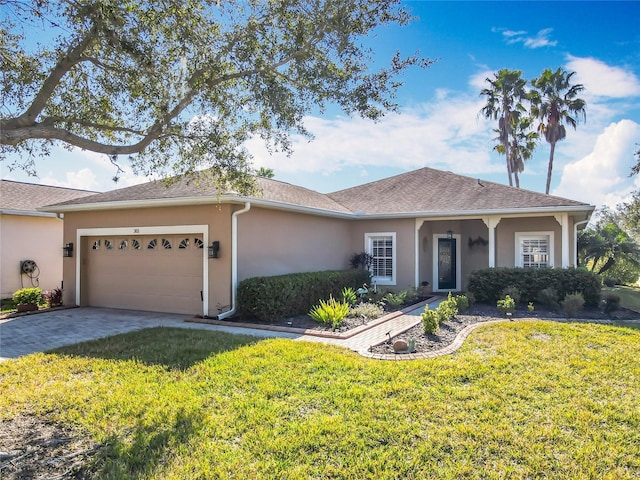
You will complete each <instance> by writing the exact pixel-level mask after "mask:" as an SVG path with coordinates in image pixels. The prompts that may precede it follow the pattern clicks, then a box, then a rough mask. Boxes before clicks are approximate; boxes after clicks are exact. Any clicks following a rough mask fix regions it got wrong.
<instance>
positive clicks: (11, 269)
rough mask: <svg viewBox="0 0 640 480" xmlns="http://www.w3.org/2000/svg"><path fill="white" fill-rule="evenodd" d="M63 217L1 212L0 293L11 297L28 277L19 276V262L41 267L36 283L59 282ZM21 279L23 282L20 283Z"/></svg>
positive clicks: (27, 284)
mask: <svg viewBox="0 0 640 480" xmlns="http://www.w3.org/2000/svg"><path fill="white" fill-rule="evenodd" d="M62 230H63V224H62V220H60V219H58V218H51V217H40V216H26V215H0V252H1V253H0V296H1V297H2V298H6V297H11V296H12V295H13V292H15V291H16V290H19V289H20V288H22V287H23V286H24V287H25V288H26V287H32V286H34V285H32V284H31V279H29V278H28V277H27V276H26V275H22V276H21V275H20V262H21V261H22V260H33V261H34V262H36V264H37V265H38V267H39V268H40V273H39V275H38V277H37V278H38V280H37V281H34V283H35V286H39V287H40V288H42V289H43V290H52V289H54V288H59V287H60V282H61V281H62V245H63V243H62ZM21 278H22V284H21Z"/></svg>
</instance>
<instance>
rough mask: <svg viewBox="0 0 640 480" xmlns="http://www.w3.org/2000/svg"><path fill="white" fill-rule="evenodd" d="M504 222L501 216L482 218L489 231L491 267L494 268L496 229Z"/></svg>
mask: <svg viewBox="0 0 640 480" xmlns="http://www.w3.org/2000/svg"><path fill="white" fill-rule="evenodd" d="M500 220H502V217H501V216H499V215H491V216H488V217H482V221H483V222H484V224H485V225H486V226H487V228H488V229H489V267H490V268H494V267H495V266H496V227H497V226H498V224H499V223H500Z"/></svg>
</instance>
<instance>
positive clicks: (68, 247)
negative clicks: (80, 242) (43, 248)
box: [62, 243, 73, 257]
mask: <svg viewBox="0 0 640 480" xmlns="http://www.w3.org/2000/svg"><path fill="white" fill-rule="evenodd" d="M62 256H63V257H73V243H66V244H65V245H64V247H62Z"/></svg>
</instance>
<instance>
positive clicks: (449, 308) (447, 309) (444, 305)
mask: <svg viewBox="0 0 640 480" xmlns="http://www.w3.org/2000/svg"><path fill="white" fill-rule="evenodd" d="M436 312H438V318H439V320H440V323H442V322H446V321H447V320H451V319H452V318H455V317H456V315H458V303H457V302H456V299H455V298H453V297H452V296H451V292H449V295H447V299H446V300H443V301H442V302H440V305H438V308H436Z"/></svg>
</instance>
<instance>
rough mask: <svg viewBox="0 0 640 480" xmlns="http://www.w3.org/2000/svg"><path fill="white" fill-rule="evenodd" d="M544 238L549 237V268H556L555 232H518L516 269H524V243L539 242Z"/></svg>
mask: <svg viewBox="0 0 640 480" xmlns="http://www.w3.org/2000/svg"><path fill="white" fill-rule="evenodd" d="M542 237H547V238H548V239H549V265H548V266H549V267H551V268H553V267H555V259H554V252H555V245H556V244H555V240H554V232H553V231H548V232H516V233H515V243H516V244H515V253H516V258H515V263H514V265H515V266H516V267H524V265H523V263H522V241H523V240H539V239H540V238H542Z"/></svg>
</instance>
